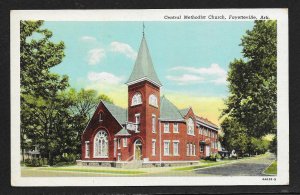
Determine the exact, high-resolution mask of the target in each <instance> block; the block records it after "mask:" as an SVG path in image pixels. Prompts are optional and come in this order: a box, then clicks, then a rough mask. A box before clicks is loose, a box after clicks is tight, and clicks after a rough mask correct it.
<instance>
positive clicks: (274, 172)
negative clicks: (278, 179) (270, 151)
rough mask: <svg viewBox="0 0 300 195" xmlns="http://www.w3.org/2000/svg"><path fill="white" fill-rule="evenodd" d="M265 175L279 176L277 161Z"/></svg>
mask: <svg viewBox="0 0 300 195" xmlns="http://www.w3.org/2000/svg"><path fill="white" fill-rule="evenodd" d="M264 173H265V174H270V175H276V174H277V161H274V162H273V163H272V164H271V165H270V166H269V167H268V168H267V169H266V170H265V171H264Z"/></svg>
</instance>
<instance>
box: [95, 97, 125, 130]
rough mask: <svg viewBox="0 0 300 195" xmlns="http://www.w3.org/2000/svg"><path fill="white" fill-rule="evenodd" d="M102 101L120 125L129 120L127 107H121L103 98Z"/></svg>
mask: <svg viewBox="0 0 300 195" xmlns="http://www.w3.org/2000/svg"><path fill="white" fill-rule="evenodd" d="M101 101H102V103H103V104H104V106H105V107H106V108H107V110H109V112H110V113H111V114H112V115H113V117H114V118H115V119H116V120H117V121H118V122H119V124H120V125H122V124H124V123H125V121H127V109H124V108H121V107H119V106H116V105H114V104H111V103H108V102H106V101H103V100H101Z"/></svg>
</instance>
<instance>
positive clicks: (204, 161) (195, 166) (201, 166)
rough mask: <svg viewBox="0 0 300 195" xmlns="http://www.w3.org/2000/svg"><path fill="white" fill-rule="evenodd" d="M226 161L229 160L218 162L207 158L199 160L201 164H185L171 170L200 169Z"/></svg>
mask: <svg viewBox="0 0 300 195" xmlns="http://www.w3.org/2000/svg"><path fill="white" fill-rule="evenodd" d="M228 162H229V160H223V161H219V162H215V161H209V160H201V161H200V163H203V164H200V165H193V166H187V167H179V168H175V169H172V170H173V171H191V170H194V169H200V168H205V167H211V166H216V165H222V164H227V163H228Z"/></svg>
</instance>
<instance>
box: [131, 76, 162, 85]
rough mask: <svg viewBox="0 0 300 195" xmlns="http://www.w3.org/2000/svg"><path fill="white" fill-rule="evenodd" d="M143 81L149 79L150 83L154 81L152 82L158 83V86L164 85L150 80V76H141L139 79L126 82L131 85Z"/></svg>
mask: <svg viewBox="0 0 300 195" xmlns="http://www.w3.org/2000/svg"><path fill="white" fill-rule="evenodd" d="M141 81H149V82H150V83H152V84H154V85H156V86H158V87H161V86H162V84H158V83H157V82H155V81H152V80H150V79H149V78H148V77H142V78H139V79H137V80H135V81H131V82H127V83H125V84H126V85H128V86H129V85H133V84H136V83H139V82H141Z"/></svg>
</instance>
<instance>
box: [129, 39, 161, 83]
mask: <svg viewBox="0 0 300 195" xmlns="http://www.w3.org/2000/svg"><path fill="white" fill-rule="evenodd" d="M142 80H148V81H150V82H152V83H154V84H156V85H158V86H161V85H162V84H161V82H160V81H159V79H158V77H157V74H156V72H155V70H154V67H153V64H152V59H151V56H150V52H149V49H148V46H147V42H146V39H145V37H144V36H143V38H142V42H141V45H140V49H139V52H138V55H137V58H136V61H135V64H134V68H133V71H132V73H131V75H130V77H129V79H128V81H127V82H126V84H128V85H129V84H133V83H135V82H136V81H142Z"/></svg>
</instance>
